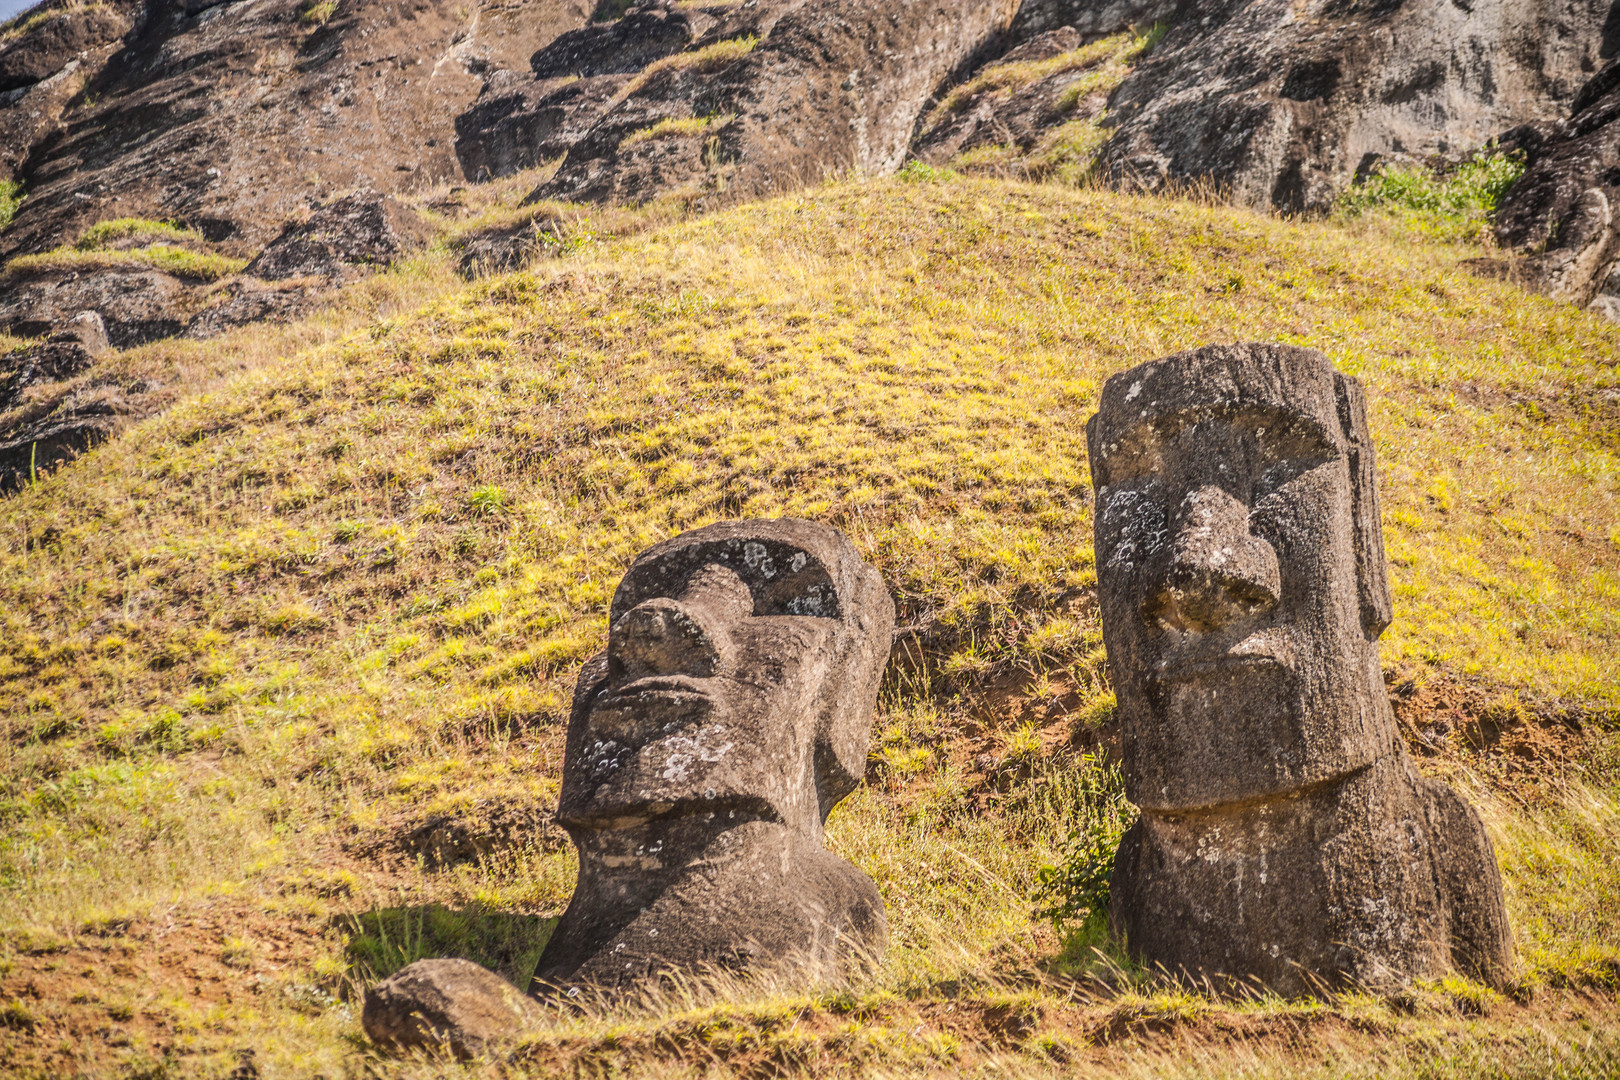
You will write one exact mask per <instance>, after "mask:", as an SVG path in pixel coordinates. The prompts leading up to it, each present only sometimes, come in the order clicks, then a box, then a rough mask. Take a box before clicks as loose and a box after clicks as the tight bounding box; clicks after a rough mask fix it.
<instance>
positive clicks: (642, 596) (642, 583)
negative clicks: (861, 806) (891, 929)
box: [531, 520, 894, 994]
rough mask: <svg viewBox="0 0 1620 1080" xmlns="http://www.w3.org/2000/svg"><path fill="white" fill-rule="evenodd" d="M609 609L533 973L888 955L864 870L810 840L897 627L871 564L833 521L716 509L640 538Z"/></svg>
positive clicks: (571, 770) (852, 779) (570, 982)
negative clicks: (552, 898) (679, 527)
mask: <svg viewBox="0 0 1620 1080" xmlns="http://www.w3.org/2000/svg"><path fill="white" fill-rule="evenodd" d="M611 620H612V621H611V626H610V629H609V631H608V648H607V652H606V654H605V655H603V656H600V657H598V658H596V659H595V660H593V661H591V662H590V663H588V664H587V665H586V666H585V669H584V671H583V672H582V673H581V674H580V677H579V683H578V686H577V688H576V690H575V695H574V708H573V716H572V719H571V720H570V722H569V729H568V741H567V747H566V751H565V756H564V762H563V781H562V785H563V786H562V793H561V796H560V799H559V807H558V813H557V819H558V821H559V823H561V824H562V825H563V827H564V828H565V829H567V830H568V834H569V836H570V837H571V838H572V839H573V841H574V843H575V845H576V846H577V847H578V848H579V881H578V884H577V885H576V887H575V889H574V895H573V898H572V899H571V900H570V902H569V905H568V910H567V911H566V912H565V913H564V914H563V917H562V921H561V923H559V924H558V926H557V930H556V932H555V934H554V935H553V936H552V938H551V940H550V942H549V943H548V944H547V946H546V949H545V952H544V953H543V954H542V956H541V957H540V962H539V965H538V967H537V969H536V971H535V976H534V985H533V988H532V991H531V992H533V993H537V994H547V993H554V992H559V991H560V992H568V991H571V990H574V989H576V988H580V987H589V988H595V989H598V990H603V991H609V992H611V991H616V990H626V989H630V988H632V987H635V986H637V985H638V984H644V983H645V982H646V980H648V979H649V978H656V977H657V976H658V975H659V974H660V973H663V972H672V971H681V972H689V973H703V972H705V971H714V970H728V971H735V972H756V971H770V972H774V973H775V974H777V975H779V976H783V977H787V978H789V979H794V980H800V981H806V982H813V981H821V980H824V979H829V978H837V977H838V976H839V975H840V974H842V973H845V972H847V971H848V970H849V969H850V967H851V965H856V964H859V963H862V962H865V961H867V960H871V959H875V958H877V957H878V956H880V955H881V953H882V951H883V948H884V944H885V941H886V938H887V923H886V920H885V917H884V912H883V901H882V899H881V898H880V897H879V895H878V891H877V888H876V886H875V885H873V883H872V881H871V880H870V879H869V878H868V877H866V875H864V874H862V873H861V872H860V871H859V870H857V869H856V868H855V867H854V866H851V865H850V864H849V863H847V862H845V861H844V860H842V859H840V858H838V857H837V856H835V855H833V854H831V853H830V852H828V851H827V850H826V849H825V847H824V846H823V844H822V827H823V824H824V823H825V821H826V819H827V814H828V813H829V812H830V811H831V810H832V808H833V806H834V805H836V804H837V803H838V801H839V800H840V799H842V798H843V797H844V796H845V795H848V794H849V793H850V792H851V791H852V790H854V788H855V786H856V785H857V784H858V783H859V782H860V778H861V777H862V776H863V775H864V773H865V767H866V750H867V741H868V738H869V734H870V727H871V723H872V712H873V708H874V705H875V703H876V700H877V690H878V681H879V679H880V677H881V675H882V671H883V667H884V664H885V663H886V661H887V659H888V654H889V638H890V634H891V632H892V629H893V626H894V604H893V601H892V600H890V598H889V594H888V592H887V590H886V589H885V588H884V586H883V581H882V579H881V578H880V577H879V576H878V574H877V572H876V571H875V570H873V569H872V568H871V567H870V566H868V565H866V564H865V563H864V562H862V561H861V559H860V556H859V555H858V554H857V553H856V551H855V549H854V548H853V547H852V546H851V545H850V544H849V542H848V541H847V540H845V539H844V537H843V536H842V535H841V534H840V533H838V531H837V530H835V529H832V528H830V527H828V526H824V525H818V524H815V523H813V522H808V521H795V520H781V521H744V522H728V523H722V524H718V525H712V526H709V527H708V528H704V529H698V530H696V531H694V532H689V533H686V534H683V535H681V536H678V537H676V538H675V539H673V540H669V541H666V542H664V543H662V544H659V545H657V546H656V547H653V548H651V549H649V550H648V551H646V552H644V553H643V554H642V555H641V556H640V557H639V558H638V559H636V561H635V563H634V564H633V565H632V566H631V567H630V570H629V571H628V572H627V573H626V574H625V576H624V580H623V581H622V582H621V583H620V584H619V588H618V591H617V592H616V593H615V594H614V597H613V605H612V611H611Z"/></svg>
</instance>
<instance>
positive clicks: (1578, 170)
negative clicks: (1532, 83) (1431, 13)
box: [1496, 60, 1620, 318]
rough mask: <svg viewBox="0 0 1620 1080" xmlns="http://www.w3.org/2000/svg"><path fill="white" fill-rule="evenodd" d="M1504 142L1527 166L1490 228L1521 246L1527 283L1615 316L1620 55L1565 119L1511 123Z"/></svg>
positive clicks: (1619, 287) (1618, 304)
mask: <svg viewBox="0 0 1620 1080" xmlns="http://www.w3.org/2000/svg"><path fill="white" fill-rule="evenodd" d="M1501 141H1502V145H1503V146H1504V147H1506V148H1509V149H1515V150H1518V151H1519V152H1521V153H1522V154H1523V155H1524V156H1525V161H1526V169H1525V174H1524V176H1522V177H1521V178H1520V179H1519V182H1518V183H1516V184H1514V185H1513V187H1512V188H1510V189H1509V190H1508V192H1507V194H1506V195H1505V196H1504V197H1503V199H1502V205H1501V207H1500V208H1499V210H1498V214H1497V225H1496V236H1497V239H1498V240H1499V241H1500V242H1501V243H1502V245H1503V246H1504V247H1507V248H1511V249H1515V250H1518V251H1522V252H1527V253H1528V254H1529V257H1528V258H1526V259H1525V260H1524V261H1523V264H1522V265H1523V268H1524V269H1525V271H1527V273H1528V276H1529V278H1530V281H1531V283H1532V284H1533V285H1535V286H1536V287H1538V288H1540V289H1541V290H1542V291H1543V292H1545V293H1547V294H1548V295H1549V296H1554V297H1559V298H1561V299H1566V300H1571V301H1573V302H1575V303H1578V304H1590V305H1592V306H1593V307H1594V308H1596V309H1597V310H1598V311H1600V312H1602V313H1603V314H1606V315H1609V317H1611V318H1620V281H1613V280H1611V275H1614V274H1615V270H1616V259H1617V257H1620V235H1617V231H1616V222H1615V217H1616V215H1617V214H1620V60H1611V61H1609V63H1608V64H1607V65H1606V66H1605V67H1604V68H1603V69H1602V70H1601V71H1599V72H1598V73H1597V74H1596V75H1594V76H1593V77H1592V79H1591V80H1590V81H1589V82H1587V83H1586V85H1585V86H1584V87H1582V88H1581V92H1580V93H1579V94H1577V95H1576V97H1575V101H1574V103H1573V105H1572V106H1571V109H1570V115H1569V117H1568V118H1567V119H1559V120H1556V121H1550V122H1546V123H1539V124H1529V125H1525V126H1523V127H1520V128H1516V129H1514V130H1512V131H1510V132H1508V133H1507V134H1506V135H1504V136H1503V137H1502V140H1501Z"/></svg>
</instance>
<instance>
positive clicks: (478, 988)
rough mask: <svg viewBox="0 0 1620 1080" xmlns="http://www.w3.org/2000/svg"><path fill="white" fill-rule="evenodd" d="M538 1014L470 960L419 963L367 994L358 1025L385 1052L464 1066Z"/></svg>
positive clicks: (529, 1002)
mask: <svg viewBox="0 0 1620 1080" xmlns="http://www.w3.org/2000/svg"><path fill="white" fill-rule="evenodd" d="M537 1014H538V1008H537V1007H536V1005H535V1004H534V1002H533V1000H532V999H530V998H529V997H528V996H527V995H525V994H524V993H523V991H521V990H519V989H518V988H517V987H515V986H513V985H512V984H511V983H509V982H507V981H506V980H505V979H503V978H501V977H500V976H499V975H496V974H495V973H494V972H492V971H489V970H488V969H486V968H482V967H479V966H478V965H477V964H474V963H472V962H471V961H468V960H418V961H417V962H416V963H414V964H411V965H409V966H407V967H405V968H402V969H400V970H399V971H397V972H395V973H394V974H393V975H391V976H389V977H388V978H386V979H384V980H383V981H382V982H380V983H378V984H377V985H376V986H374V987H372V988H371V989H370V990H369V991H367V992H366V1004H365V1008H364V1009H363V1010H362V1011H361V1014H360V1025H361V1027H363V1028H364V1029H365V1032H366V1037H367V1038H369V1039H370V1040H371V1041H372V1042H374V1043H376V1044H377V1045H378V1046H381V1047H382V1048H384V1049H385V1050H392V1051H396V1052H400V1051H408V1050H414V1049H418V1048H420V1049H434V1050H448V1051H449V1052H450V1053H451V1054H453V1055H454V1056H455V1057H457V1058H459V1059H461V1060H463V1061H465V1060H468V1059H470V1058H475V1057H478V1056H479V1055H481V1054H484V1053H486V1052H487V1051H489V1050H490V1049H491V1048H492V1047H494V1046H495V1045H496V1044H498V1043H501V1042H503V1041H506V1040H508V1039H514V1038H516V1037H517V1036H519V1035H521V1034H522V1033H523V1030H524V1028H525V1027H526V1026H527V1025H529V1024H530V1023H532V1022H533V1021H534V1020H535V1019H536V1018H537Z"/></svg>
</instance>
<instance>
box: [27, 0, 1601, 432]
mask: <svg viewBox="0 0 1620 1080" xmlns="http://www.w3.org/2000/svg"><path fill="white" fill-rule="evenodd" d="M1150 26H1151V27H1156V29H1154V30H1153V31H1152V32H1151V33H1149V32H1147V31H1148V28H1149V27H1150ZM1617 51H1620V5H1617V4H1616V3H1615V0H975V2H969V0H859V2H858V0H740V2H739V0H715V2H713V3H704V2H702V0H698V2H692V0H638V2H635V3H632V4H630V5H628V6H627V5H625V4H623V3H621V2H618V0H599V2H597V3H595V5H594V6H590V0H470V2H467V3H463V2H461V0H458V2H457V3H454V4H452V3H450V2H448V0H104V2H100V3H95V4H89V3H86V2H85V0H46V2H45V3H44V4H43V5H41V6H40V7H39V8H36V9H35V10H33V11H31V12H29V13H27V14H25V16H23V17H21V18H19V19H17V20H13V22H12V23H10V24H8V25H7V26H5V27H0V180H18V181H20V182H21V183H22V184H23V185H24V186H25V188H26V192H27V199H26V201H25V202H24V203H23V205H22V209H21V212H20V213H19V214H18V215H17V217H16V219H15V221H13V222H12V223H11V224H10V225H9V226H8V227H6V228H4V230H3V231H0V260H9V262H8V266H7V269H6V270H5V271H4V272H3V273H0V329H5V330H7V331H9V332H12V333H16V334H21V335H24V336H29V337H39V336H43V335H45V334H47V333H48V332H51V331H52V330H54V329H58V328H60V327H62V326H64V325H65V324H66V323H67V322H68V321H70V320H72V319H73V318H74V317H75V316H77V314H78V313H79V312H80V311H83V310H91V311H95V312H97V313H98V314H99V316H100V317H101V319H102V320H103V321H104V324H105V328H106V331H107V335H108V337H109V339H110V340H111V343H112V345H113V346H115V347H127V346H129V345H132V344H138V343H140V342H142V341H149V340H152V339H153V338H156V337H163V336H166V335H172V334H180V333H185V334H191V335H193V336H207V335H210V334H214V333H218V332H220V331H221V330H223V329H226V328H228V327H230V326H232V325H238V324H240V323H242V322H246V321H254V320H257V319H266V318H285V317H287V316H289V315H291V314H294V313H296V312H298V311H300V310H303V309H304V308H305V307H307V305H308V303H309V302H310V300H311V298H312V297H313V296H315V295H317V294H318V293H319V292H320V291H321V290H322V289H326V288H330V287H332V286H333V285H334V284H336V283H340V282H342V281H346V280H350V279H352V278H353V277H354V276H355V274H357V273H362V272H364V271H365V270H366V268H368V267H370V266H375V265H379V264H381V263H385V262H387V261H388V260H390V259H392V258H395V257H397V256H398V255H400V254H401V253H403V252H405V251H407V250H409V248H410V246H411V245H412V244H413V243H415V244H420V243H421V242H423V241H424V240H425V239H426V238H427V236H428V234H429V230H428V227H427V225H426V224H425V223H423V222H422V221H420V220H419V219H416V218H415V217H414V215H413V214H411V213H410V211H409V209H408V207H405V206H403V205H402V204H401V203H400V202H398V201H391V200H393V198H394V197H396V196H397V197H399V198H400V199H403V200H405V201H406V202H408V201H409V200H410V198H411V197H412V196H413V194H420V193H421V192H422V191H424V190H425V189H426V188H427V187H429V186H431V185H434V184H441V183H443V182H445V181H463V180H464V181H467V182H473V183H478V182H483V181H487V180H491V179H496V178H501V177H508V176H512V175H514V174H517V173H519V172H522V171H523V170H526V169H531V168H535V167H539V166H544V167H545V169H544V170H542V171H537V173H536V183H538V187H536V188H534V189H533V191H532V195H531V199H532V200H560V201H573V202H584V203H603V202H628V203H640V202H646V201H648V200H652V199H657V198H676V199H679V200H682V201H684V202H685V203H687V204H688V205H693V206H713V205H718V204H719V203H721V202H723V201H725V200H729V199H736V198H744V197H752V196H758V195H762V194H766V193H769V192H772V191H779V190H784V189H787V188H791V187H793V186H796V185H800V184H804V183H811V182H815V181H817V180H819V179H821V178H822V177H824V176H827V175H829V174H834V173H856V174H882V173H885V172H889V171H892V170H894V169H896V168H898V167H899V166H901V165H902V164H903V163H904V161H905V160H906V159H907V158H908V157H911V156H914V157H919V158H921V159H923V160H925V161H929V162H933V163H937V164H962V163H963V162H977V163H982V162H993V163H995V165H996V167H998V168H1006V169H1012V170H1021V171H1022V173H1023V174H1024V175H1032V176H1037V177H1038V176H1047V175H1057V176H1080V175H1089V174H1090V173H1091V172H1092V171H1093V170H1095V171H1096V172H1098V173H1100V174H1101V175H1102V176H1103V177H1105V178H1107V179H1110V180H1112V181H1113V182H1115V183H1117V184H1120V185H1124V186H1131V187H1138V188H1142V189H1147V190H1159V189H1164V188H1166V187H1174V186H1177V185H1183V184H1193V183H1203V184H1208V185H1210V186H1213V187H1215V188H1218V189H1220V190H1222V191H1224V192H1226V193H1227V194H1228V195H1229V196H1230V197H1231V198H1233V199H1235V200H1237V201H1239V202H1242V203H1246V204H1249V205H1252V206H1256V207H1270V208H1276V209H1280V210H1283V211H1288V212H1315V211H1320V210H1323V209H1325V208H1326V207H1328V206H1329V205H1330V204H1331V203H1332V200H1333V199H1334V197H1335V196H1336V195H1337V194H1338V193H1339V192H1341V191H1342V190H1343V189H1344V188H1345V187H1346V186H1347V185H1348V184H1350V183H1351V182H1352V180H1353V179H1354V178H1355V177H1356V176H1357V175H1359V174H1363V173H1365V172H1366V171H1367V170H1369V169H1371V168H1373V167H1375V166H1376V165H1378V164H1379V163H1382V162H1388V161H1403V160H1407V161H1410V160H1422V159H1424V158H1425V157H1427V156H1429V155H1433V154H1443V155H1450V156H1456V155H1458V154H1462V153H1467V152H1470V151H1472V150H1475V149H1477V148H1479V147H1481V146H1483V145H1485V144H1486V143H1487V142H1488V141H1489V140H1491V139H1492V138H1494V137H1497V136H1502V137H1503V138H1504V140H1505V141H1504V145H1508V146H1511V147H1513V148H1516V149H1517V150H1519V151H1521V152H1522V153H1523V154H1524V155H1525V156H1526V159H1527V161H1528V162H1529V172H1528V173H1527V175H1526V177H1525V179H1524V180H1523V181H1522V182H1521V183H1520V185H1519V187H1518V189H1516V191H1514V192H1513V193H1511V194H1510V197H1509V201H1508V204H1507V206H1506V207H1505V208H1504V211H1503V215H1502V221H1501V229H1500V238H1501V240H1502V242H1503V243H1504V245H1506V246H1508V247H1511V248H1515V249H1517V250H1519V251H1521V252H1525V253H1527V254H1526V258H1525V260H1524V261H1522V262H1521V264H1520V265H1519V270H1522V271H1524V272H1526V273H1528V275H1529V277H1530V280H1532V282H1534V283H1536V284H1538V285H1539V287H1541V288H1542V289H1543V290H1545V291H1547V292H1549V293H1551V294H1553V295H1558V296H1563V297H1567V298H1568V299H1571V300H1573V301H1576V302H1578V303H1583V304H1593V305H1595V306H1596V307H1598V308H1599V309H1600V310H1604V311H1612V312H1613V313H1614V314H1615V315H1616V316H1617V317H1620V280H1616V277H1617V275H1615V274H1614V273H1613V267H1614V265H1615V260H1616V256H1617V254H1620V240H1617V239H1616V230H1615V223H1614V218H1615V216H1616V213H1615V205H1616V204H1615V199H1616V198H1617V197H1620V162H1617V157H1620V141H1617V140H1620V135H1617V134H1616V132H1617V131H1620V127H1617V122H1616V119H1615V118H1616V115H1617V110H1620V104H1617V100H1620V99H1617V98H1616V94H1617V92H1620V91H1617V89H1616V88H1617V85H1620V76H1617V75H1615V68H1614V66H1613V64H1612V63H1611V62H1610V61H1611V60H1612V59H1613V57H1614V56H1615V54H1616V52H1617ZM1605 64H1608V66H1605ZM542 177H543V178H544V180H543V182H540V178H542ZM126 217H136V218H147V219H159V220H162V221H167V222H173V223H176V224H177V225H178V226H181V227H183V232H184V236H183V238H182V240H181V241H180V242H179V243H180V245H181V246H180V251H179V256H176V255H175V254H174V252H173V251H170V252H169V253H168V254H167V255H165V257H164V258H162V259H156V258H144V257H143V259H132V258H131V257H124V258H121V259H120V258H112V257H103V256H99V255H98V256H96V257H94V258H92V257H88V256H84V255H83V254H82V252H81V253H80V254H78V255H75V256H74V257H73V258H58V259H56V260H55V261H52V259H51V258H50V257H49V256H47V257H46V258H43V259H41V258H32V259H31V260H30V259H23V260H21V261H18V260H17V257H18V256H37V255H38V254H39V253H42V252H49V251H50V250H51V249H56V248H60V247H62V245H65V244H73V243H74V242H75V241H77V242H79V245H80V247H81V248H83V247H84V245H85V238H86V237H87V236H88V235H90V234H89V233H88V232H87V230H89V229H90V227H91V226H93V225H95V224H96V223H98V222H107V221H110V220H112V219H118V218H126ZM506 228H507V231H508V233H510V235H507V234H504V233H503V234H501V235H494V234H491V235H490V236H488V237H483V238H479V237H471V238H462V239H461V240H459V241H458V250H460V251H461V252H462V255H463V262H464V264H465V265H466V266H467V267H468V268H469V272H477V270H478V268H481V267H496V266H510V265H514V264H515V262H517V261H521V258H523V257H524V256H523V252H525V251H532V250H533V249H534V247H535V246H536V244H537V242H538V241H537V239H536V238H537V237H538V236H539V235H540V233H541V232H542V231H543V230H542V229H541V227H540V226H539V225H538V224H536V223H534V222H528V223H521V224H520V225H518V226H511V225H510V224H508V226H506ZM513 230H515V231H513ZM278 238H279V239H278ZM180 256H184V258H181V257H180ZM250 259H251V260H253V261H252V262H250V261H249V260H250ZM188 260H189V261H188ZM306 264H307V265H306ZM289 266H291V267H293V268H294V269H296V270H297V271H298V274H300V275H301V276H294V277H288V273H286V272H283V271H285V270H286V269H287V267H289ZM199 267H200V268H201V269H199ZM222 267H223V269H221V268H222ZM278 268H279V269H278ZM244 271H245V272H244ZM222 274H224V275H225V277H224V279H223V280H221V275H222ZM19 363H20V362H19ZM9 368H16V370H19V371H20V370H21V367H20V366H19V365H18V364H12V363H11V362H10V361H9V360H4V359H0V377H6V370H7V369H9ZM29 370H30V371H34V372H35V373H36V375H37V373H38V372H39V371H45V370H46V367H43V366H41V365H39V364H34V365H33V366H32V367H31V368H30V369H29ZM52 370H54V369H52ZM30 378H31V379H33V378H35V376H30ZM29 393H31V394H32V393H34V391H29ZM35 411H36V412H37V411H38V410H35ZM30 415H33V414H30ZM8 416H9V417H10V418H9V419H8ZM42 417H43V418H42ZM50 419H51V418H50V417H49V416H46V415H45V414H40V416H35V417H34V419H33V420H31V421H30V423H34V424H36V426H37V425H38V424H43V423H46V422H47V421H49V420H50ZM42 430H43V429H42ZM28 434H29V433H28V431H26V430H23V429H22V428H19V427H17V421H16V417H15V416H14V415H10V414H0V441H4V440H10V441H13V442H14V441H16V439H18V438H27V437H28ZM58 441H59V442H61V441H63V440H61V439H59V440H58ZM71 441H72V440H67V441H66V442H64V445H66V444H67V442H71Z"/></svg>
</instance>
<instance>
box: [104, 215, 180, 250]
mask: <svg viewBox="0 0 1620 1080" xmlns="http://www.w3.org/2000/svg"><path fill="white" fill-rule="evenodd" d="M125 241H134V243H133V244H128V245H127V246H130V247H136V246H145V245H147V244H154V243H161V242H168V243H172V244H182V243H187V242H190V243H197V244H200V243H203V238H202V234H201V233H199V232H197V231H196V230H195V229H188V228H186V227H185V226H183V225H180V224H179V223H177V222H173V221H153V220H151V219H149V218H133V217H126V218H115V219H113V220H111V221H98V222H96V223H95V224H94V225H92V226H90V227H89V228H88V229H86V230H84V232H82V233H80V234H79V238H78V239H77V240H75V241H74V242H73V246H74V247H75V248H77V249H78V250H79V251H100V250H102V249H104V248H109V247H112V246H113V245H115V244H120V243H124V242H125Z"/></svg>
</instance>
